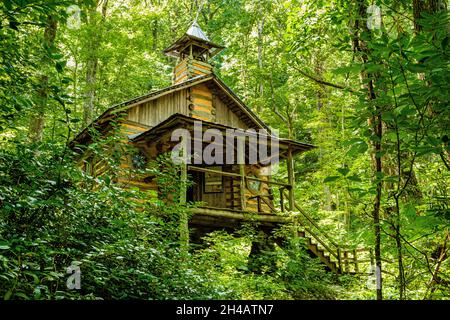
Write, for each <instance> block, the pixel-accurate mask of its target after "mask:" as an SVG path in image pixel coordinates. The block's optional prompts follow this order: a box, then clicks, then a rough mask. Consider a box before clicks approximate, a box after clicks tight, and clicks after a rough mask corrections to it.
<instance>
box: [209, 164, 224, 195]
mask: <svg viewBox="0 0 450 320" xmlns="http://www.w3.org/2000/svg"><path fill="white" fill-rule="evenodd" d="M208 169H211V170H214V171H220V172H222V167H210V168H208ZM218 192H223V181H222V174H220V173H212V172H205V193H218Z"/></svg>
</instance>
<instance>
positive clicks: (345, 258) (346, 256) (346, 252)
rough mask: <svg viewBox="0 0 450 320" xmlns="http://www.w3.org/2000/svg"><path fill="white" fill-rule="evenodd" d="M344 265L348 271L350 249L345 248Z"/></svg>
mask: <svg viewBox="0 0 450 320" xmlns="http://www.w3.org/2000/svg"><path fill="white" fill-rule="evenodd" d="M344 266H345V272H346V273H348V251H347V250H344Z"/></svg>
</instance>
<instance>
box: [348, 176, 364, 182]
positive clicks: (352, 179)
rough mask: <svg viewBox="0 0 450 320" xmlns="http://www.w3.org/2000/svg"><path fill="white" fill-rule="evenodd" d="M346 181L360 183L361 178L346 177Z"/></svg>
mask: <svg viewBox="0 0 450 320" xmlns="http://www.w3.org/2000/svg"><path fill="white" fill-rule="evenodd" d="M347 179H348V180H350V181H355V182H361V181H362V180H361V178H360V177H358V176H357V175H352V176H348V177H347Z"/></svg>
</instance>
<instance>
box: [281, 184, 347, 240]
mask: <svg viewBox="0 0 450 320" xmlns="http://www.w3.org/2000/svg"><path fill="white" fill-rule="evenodd" d="M284 192H286V191H284ZM285 195H286V196H287V194H285ZM294 206H295V208H296V209H297V210H298V212H300V213H301V214H302V215H303V216H304V217H305V218H306V219H307V220H308V221H309V222H310V223H311V224H312V225H313V226H314V227H316V229H317V230H319V231H320V233H322V234H323V236H324V238H326V239H327V240H328V241H329V242H330V243H331V244H332V245H333V246H334V247H336V249H337V248H339V247H340V246H339V245H338V244H337V243H336V242H334V240H333V239H331V238H330V236H328V235H327V234H326V233H325V232H324V231H323V230H322V228H321V227H319V225H318V224H317V223H316V222H315V221H314V220H313V219H312V218H311V217H310V216H309V215H308V214H307V213H306V212H305V211H304V210H303V209H302V208H300V206H299V205H298V204H297V202H295V201H294ZM309 233H311V232H309ZM314 238H316V237H314ZM316 240H318V239H316Z"/></svg>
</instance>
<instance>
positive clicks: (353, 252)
mask: <svg viewBox="0 0 450 320" xmlns="http://www.w3.org/2000/svg"><path fill="white" fill-rule="evenodd" d="M287 196H288V195H287V194H286V198H287ZM294 205H295V208H292V209H294V210H291V211H292V212H293V213H296V214H297V215H296V219H295V221H296V222H297V223H298V229H297V230H296V233H297V236H299V237H301V238H304V239H305V241H306V247H307V249H308V251H309V252H310V253H311V254H312V255H313V256H315V257H317V258H318V259H319V260H320V261H321V262H322V263H323V264H324V265H325V266H326V267H327V269H328V270H330V271H332V272H334V273H337V274H343V273H347V274H367V272H364V270H367V269H370V266H373V265H374V258H373V252H372V249H371V248H363V247H349V246H342V245H339V244H337V243H336V242H335V241H334V240H333V239H331V237H330V236H329V235H328V234H327V233H326V232H325V231H324V230H323V229H322V228H321V227H320V226H319V225H318V224H317V223H316V222H315V221H314V219H313V218H312V217H311V216H310V215H309V214H307V213H306V212H305V211H304V210H302V209H301V208H300V206H299V205H298V204H297V203H296V202H294Z"/></svg>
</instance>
